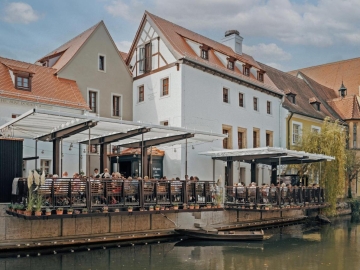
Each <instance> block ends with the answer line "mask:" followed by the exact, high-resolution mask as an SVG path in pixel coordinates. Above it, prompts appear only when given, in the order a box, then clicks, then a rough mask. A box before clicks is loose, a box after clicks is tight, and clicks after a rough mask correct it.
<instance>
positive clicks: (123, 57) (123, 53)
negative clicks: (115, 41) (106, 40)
mask: <svg viewBox="0 0 360 270" xmlns="http://www.w3.org/2000/svg"><path fill="white" fill-rule="evenodd" d="M119 53H120V55H121V57H122V59H123V60H124V61H126V58H127V56H128V53H126V52H122V51H119Z"/></svg>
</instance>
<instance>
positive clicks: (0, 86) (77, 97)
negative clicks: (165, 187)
mask: <svg viewBox="0 0 360 270" xmlns="http://www.w3.org/2000/svg"><path fill="white" fill-rule="evenodd" d="M9 69H11V70H18V71H22V72H29V73H32V74H33V77H32V81H31V91H25V90H18V89H16V88H15V86H14V83H13V80H12V78H11V76H10V71H9ZM54 72H55V70H54V69H53V68H48V67H43V66H38V65H34V64H29V63H25V62H20V61H16V60H12V59H7V58H3V57H0V97H7V98H14V99H20V100H26V101H31V102H39V103H45V104H49V105H57V106H62V107H71V108H76V109H84V110H89V107H88V105H87V104H86V102H85V100H84V98H83V96H82V94H81V92H80V90H79V88H78V86H77V84H76V82H75V81H72V80H67V79H62V78H57V76H55V75H54Z"/></svg>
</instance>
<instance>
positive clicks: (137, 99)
mask: <svg viewBox="0 0 360 270" xmlns="http://www.w3.org/2000/svg"><path fill="white" fill-rule="evenodd" d="M141 86H143V87H144V100H143V101H139V97H140V95H139V94H140V93H139V88H140V87H141ZM144 102H145V84H140V85H138V86H137V87H136V103H138V104H142V103H144Z"/></svg>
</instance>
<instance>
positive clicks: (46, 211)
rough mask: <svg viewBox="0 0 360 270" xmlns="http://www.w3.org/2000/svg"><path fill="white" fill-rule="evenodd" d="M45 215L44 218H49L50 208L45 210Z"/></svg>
mask: <svg viewBox="0 0 360 270" xmlns="http://www.w3.org/2000/svg"><path fill="white" fill-rule="evenodd" d="M45 215H46V216H51V209H50V208H46V209H45Z"/></svg>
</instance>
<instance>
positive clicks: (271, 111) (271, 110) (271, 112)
mask: <svg viewBox="0 0 360 270" xmlns="http://www.w3.org/2000/svg"><path fill="white" fill-rule="evenodd" d="M268 102H270V113H268V111H267V103H268ZM266 114H267V115H272V114H273V109H272V102H271V101H270V100H267V101H266Z"/></svg>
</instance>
